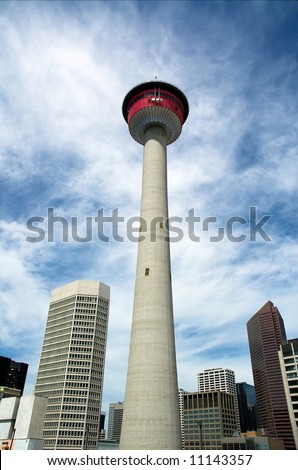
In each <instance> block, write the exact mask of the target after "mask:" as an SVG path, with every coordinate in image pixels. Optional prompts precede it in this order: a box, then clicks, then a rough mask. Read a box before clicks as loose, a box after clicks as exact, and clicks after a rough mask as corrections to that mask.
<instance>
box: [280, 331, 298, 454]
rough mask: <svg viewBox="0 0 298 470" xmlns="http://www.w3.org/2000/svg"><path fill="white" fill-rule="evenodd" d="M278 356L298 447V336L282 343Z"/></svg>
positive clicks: (297, 447) (297, 446)
mask: <svg viewBox="0 0 298 470" xmlns="http://www.w3.org/2000/svg"><path fill="white" fill-rule="evenodd" d="M278 356H279V362H280V367H281V374H282V379H283V384H284V388H285V393H286V400H287V405H288V410H289V415H290V421H291V425H292V431H293V435H294V440H295V445H296V449H298V338H295V339H289V341H288V343H287V344H282V345H281V346H280V349H279V351H278Z"/></svg>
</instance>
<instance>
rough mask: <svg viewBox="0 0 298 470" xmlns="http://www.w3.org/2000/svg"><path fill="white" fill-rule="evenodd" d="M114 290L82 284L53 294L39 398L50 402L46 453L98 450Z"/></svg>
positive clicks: (37, 391) (89, 282)
mask: <svg viewBox="0 0 298 470" xmlns="http://www.w3.org/2000/svg"><path fill="white" fill-rule="evenodd" d="M109 302H110V288H109V286H107V285H106V284H104V283H102V282H97V281H87V280H79V281H74V282H72V283H70V284H66V285H64V286H62V287H58V288H56V289H53V291H52V295H51V300H50V307H49V313H48V319H47V323H46V329H45V335H44V340H43V345H42V351H41V358H40V364H39V369H38V374H37V380H36V386H35V394H37V395H40V396H44V397H48V405H47V412H46V416H45V423H44V430H43V438H44V449H54V450H56V449H97V447H98V439H99V426H100V413H101V401H102V387H103V376H104V364H105V352H106V340H107V329H108V317H109Z"/></svg>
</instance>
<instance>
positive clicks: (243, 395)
mask: <svg viewBox="0 0 298 470" xmlns="http://www.w3.org/2000/svg"><path fill="white" fill-rule="evenodd" d="M236 388H237V397H238V407H239V416H240V428H241V432H242V433H243V432H248V431H256V430H257V429H259V420H258V412H257V400H256V392H255V387H254V386H253V385H250V384H247V383H246V382H238V383H236Z"/></svg>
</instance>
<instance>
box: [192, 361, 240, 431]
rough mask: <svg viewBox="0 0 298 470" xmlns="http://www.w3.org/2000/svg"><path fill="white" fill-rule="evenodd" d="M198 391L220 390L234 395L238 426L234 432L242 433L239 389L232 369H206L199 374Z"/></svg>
mask: <svg viewBox="0 0 298 470" xmlns="http://www.w3.org/2000/svg"><path fill="white" fill-rule="evenodd" d="M197 379H198V391H199V392H210V391H213V390H220V391H222V392H227V393H230V394H231V395H233V397H234V400H235V410H236V416H237V426H236V428H235V430H234V431H240V417H239V407H238V398H237V389H236V381H235V372H234V371H233V370H230V369H222V368H217V369H206V370H204V371H203V372H199V373H198V374H197Z"/></svg>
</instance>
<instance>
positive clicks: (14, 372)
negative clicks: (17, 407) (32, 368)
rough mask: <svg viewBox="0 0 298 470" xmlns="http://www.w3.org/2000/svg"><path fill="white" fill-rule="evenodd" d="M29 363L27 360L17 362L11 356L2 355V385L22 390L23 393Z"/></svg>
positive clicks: (0, 380) (0, 376)
mask: <svg viewBox="0 0 298 470" xmlns="http://www.w3.org/2000/svg"><path fill="white" fill-rule="evenodd" d="M27 371H28V364H26V363H25V362H16V361H13V360H12V359H10V357H5V356H0V387H5V388H6V387H8V388H12V389H16V390H20V395H23V391H24V387H25V382H26V377H27Z"/></svg>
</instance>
